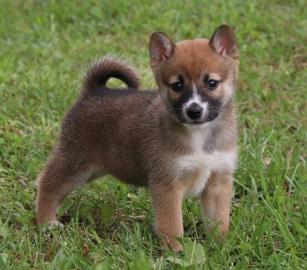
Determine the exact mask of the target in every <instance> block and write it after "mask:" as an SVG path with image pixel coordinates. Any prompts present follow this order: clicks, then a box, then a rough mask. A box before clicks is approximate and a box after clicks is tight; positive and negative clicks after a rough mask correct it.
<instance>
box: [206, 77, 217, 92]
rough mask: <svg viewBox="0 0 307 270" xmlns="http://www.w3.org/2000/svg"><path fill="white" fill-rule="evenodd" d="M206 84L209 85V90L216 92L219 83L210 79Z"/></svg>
mask: <svg viewBox="0 0 307 270" xmlns="http://www.w3.org/2000/svg"><path fill="white" fill-rule="evenodd" d="M206 84H207V87H208V89H209V90H214V89H215V88H216V87H217V86H218V84H219V81H217V80H213V79H209V80H207V82H206Z"/></svg>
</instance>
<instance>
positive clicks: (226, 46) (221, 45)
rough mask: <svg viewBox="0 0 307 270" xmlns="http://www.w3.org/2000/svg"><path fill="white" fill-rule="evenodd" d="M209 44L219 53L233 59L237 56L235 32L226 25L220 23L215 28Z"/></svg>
mask: <svg viewBox="0 0 307 270" xmlns="http://www.w3.org/2000/svg"><path fill="white" fill-rule="evenodd" d="M209 45H210V47H211V49H213V50H214V51H215V52H216V53H218V54H220V55H223V56H225V55H228V56H230V57H232V58H235V59H237V58H238V57H239V52H238V47H237V42H236V35H235V32H234V30H233V29H232V28H231V27H230V26H228V25H225V24H224V25H221V26H219V27H218V28H217V29H216V30H215V32H214V34H213V35H212V37H211V39H210V41H209Z"/></svg>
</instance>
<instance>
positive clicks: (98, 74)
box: [83, 57, 139, 92]
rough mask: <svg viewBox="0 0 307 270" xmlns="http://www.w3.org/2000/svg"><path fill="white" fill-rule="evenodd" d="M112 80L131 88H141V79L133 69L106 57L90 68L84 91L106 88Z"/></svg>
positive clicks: (117, 60)
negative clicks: (114, 79) (121, 82)
mask: <svg viewBox="0 0 307 270" xmlns="http://www.w3.org/2000/svg"><path fill="white" fill-rule="evenodd" d="M110 78H116V79H119V80H121V81H123V82H124V83H125V84H126V85H127V86H128V87H129V88H135V89H138V88H139V78H138V75H137V73H136V71H135V70H134V69H133V68H132V67H130V66H129V65H128V64H126V63H124V62H122V61H121V60H119V59H117V58H114V57H106V58H103V59H101V60H98V61H97V62H95V63H94V64H93V65H92V66H91V67H90V68H89V70H88V72H87V74H86V76H85V79H84V84H83V87H84V91H85V92H93V91H96V90H98V89H99V88H101V87H106V84H107V81H108V80H109V79H110Z"/></svg>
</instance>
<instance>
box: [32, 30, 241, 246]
mask: <svg viewBox="0 0 307 270" xmlns="http://www.w3.org/2000/svg"><path fill="white" fill-rule="evenodd" d="M149 53H150V65H151V68H152V70H153V73H154V76H155V79H156V82H157V84H158V88H159V89H158V91H139V90H138V87H139V81H138V77H137V75H136V72H135V71H134V70H133V69H132V68H131V67H129V66H128V65H126V64H124V63H123V62H120V61H119V60H116V59H113V58H105V59H104V60H101V61H98V62H96V63H95V64H94V65H93V66H92V67H91V68H90V69H89V71H88V73H87V75H86V77H85V80H84V85H83V90H82V93H81V95H80V98H79V100H78V101H77V102H76V103H75V105H74V106H73V107H72V108H71V109H70V110H69V111H68V113H67V114H66V117H65V119H64V121H63V124H62V132H61V134H60V138H59V141H58V143H57V145H56V146H55V148H54V151H53V153H52V155H51V157H50V159H49V161H48V162H47V164H46V165H45V168H44V169H43V171H42V172H41V174H40V175H39V177H38V196H37V222H38V224H41V223H50V224H53V223H56V222H57V219H56V210H57V208H58V206H59V204H60V203H61V201H62V200H63V199H64V198H65V196H66V195H67V194H68V193H70V192H71V191H73V190H74V189H75V188H77V187H79V186H82V185H84V184H86V183H87V182H89V181H91V180H94V179H96V178H98V177H100V176H103V175H105V174H111V175H113V176H114V177H116V178H118V179H120V180H122V181H124V182H126V183H130V184H133V185H137V186H147V187H148V189H149V192H150V194H151V197H152V205H153V209H154V216H155V230H156V232H157V234H158V235H159V236H161V237H162V239H163V240H164V242H165V243H167V244H168V245H169V246H170V247H171V249H173V250H174V251H178V250H180V249H181V248H182V247H181V244H180V243H179V242H178V241H177V239H176V238H177V237H182V236H183V218H182V209H181V206H182V201H183V199H184V198H185V197H186V196H191V195H194V196H195V195H196V196H199V197H200V200H201V205H202V211H203V216H204V218H205V220H206V222H208V223H209V224H214V223H215V224H218V225H217V226H218V229H219V231H220V233H221V234H225V233H226V232H227V231H228V227H229V214H230V203H231V199H232V185H233V172H234V169H235V163H236V156H237V151H236V137H237V129H236V121H235V111H234V105H233V103H234V100H233V97H234V92H235V84H236V78H237V72H238V62H239V60H238V58H239V54H238V49H237V45H236V40H235V34H234V31H233V30H232V29H231V28H230V27H229V26H227V25H222V26H220V27H219V28H217V30H216V31H215V32H214V34H213V36H212V37H211V39H210V40H206V39H195V40H184V41H180V42H177V43H174V42H173V41H172V40H171V39H170V38H169V37H168V36H167V35H165V34H163V33H160V32H155V33H153V34H152V35H151V38H150V42H149ZM111 77H115V78H118V79H120V80H122V81H123V82H125V83H126V84H127V86H128V88H127V89H109V88H108V87H107V81H108V79H109V78H111Z"/></svg>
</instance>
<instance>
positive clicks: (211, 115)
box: [207, 100, 222, 122]
mask: <svg viewBox="0 0 307 270" xmlns="http://www.w3.org/2000/svg"><path fill="white" fill-rule="evenodd" d="M221 105H222V104H221V102H220V101H217V100H211V101H210V102H209V106H208V117H207V122H210V121H213V120H214V119H215V118H216V117H217V116H218V114H219V109H220V107H221Z"/></svg>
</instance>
